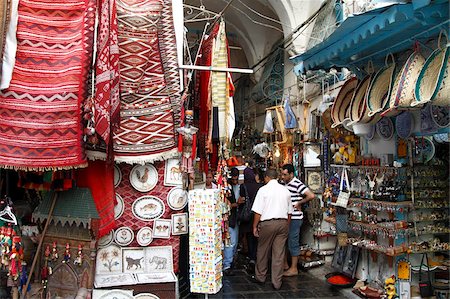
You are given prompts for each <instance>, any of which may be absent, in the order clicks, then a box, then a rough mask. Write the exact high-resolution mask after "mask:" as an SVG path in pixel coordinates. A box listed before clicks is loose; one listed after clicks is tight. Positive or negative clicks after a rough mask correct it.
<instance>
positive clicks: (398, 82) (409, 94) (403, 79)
mask: <svg viewBox="0 0 450 299" xmlns="http://www.w3.org/2000/svg"><path fill="white" fill-rule="evenodd" d="M424 64H425V58H423V56H422V54H420V53H419V51H418V50H417V49H415V51H414V52H413V53H412V54H411V55H409V57H408V59H407V60H406V62H405V64H404V65H403V67H402V69H401V70H400V72H399V73H398V74H397V77H396V78H395V81H394V85H393V87H392V91H391V96H390V99H389V109H388V110H386V111H384V112H383V113H381V115H382V116H395V115H397V114H399V113H400V111H398V110H397V108H410V107H411V103H412V102H413V101H414V89H415V87H416V83H417V79H418V78H419V73H420V71H421V70H422V67H423V65H424Z"/></svg>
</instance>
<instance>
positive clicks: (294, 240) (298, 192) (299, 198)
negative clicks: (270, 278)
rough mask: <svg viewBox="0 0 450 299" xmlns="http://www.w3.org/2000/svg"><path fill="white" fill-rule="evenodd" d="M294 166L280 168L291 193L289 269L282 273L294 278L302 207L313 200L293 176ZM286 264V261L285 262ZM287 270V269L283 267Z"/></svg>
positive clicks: (301, 221) (298, 249) (301, 222)
mask: <svg viewBox="0 0 450 299" xmlns="http://www.w3.org/2000/svg"><path fill="white" fill-rule="evenodd" d="M294 171H295V169H294V166H293V165H292V164H285V165H284V166H283V167H282V172H281V176H282V178H283V181H284V183H285V186H286V188H287V189H288V190H289V191H290V193H291V201H292V207H293V209H294V211H293V212H292V218H291V222H290V224H289V237H288V249H289V253H290V254H291V261H292V263H291V267H290V268H288V269H287V270H286V271H285V272H284V274H283V275H284V276H294V275H297V274H298V268H297V265H298V256H299V254H300V228H301V227H302V224H303V212H302V205H303V204H305V203H307V202H309V201H311V200H312V199H314V197H315V195H314V193H313V192H312V191H311V190H309V189H308V187H307V186H306V185H305V184H303V183H302V181H300V180H299V179H298V178H296V177H295V176H294ZM286 264H287V261H286ZM285 268H287V267H285Z"/></svg>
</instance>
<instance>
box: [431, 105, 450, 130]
mask: <svg viewBox="0 0 450 299" xmlns="http://www.w3.org/2000/svg"><path fill="white" fill-rule="evenodd" d="M431 117H432V118H433V121H434V123H435V124H436V126H438V127H439V128H446V127H448V126H450V108H449V107H441V106H431Z"/></svg>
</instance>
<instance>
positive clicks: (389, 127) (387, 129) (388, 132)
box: [376, 117, 394, 140]
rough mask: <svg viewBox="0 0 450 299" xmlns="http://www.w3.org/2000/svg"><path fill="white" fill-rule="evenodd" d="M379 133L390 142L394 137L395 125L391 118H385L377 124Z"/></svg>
mask: <svg viewBox="0 0 450 299" xmlns="http://www.w3.org/2000/svg"><path fill="white" fill-rule="evenodd" d="M376 127H377V133H378V135H379V136H380V137H381V138H383V139H384V140H389V139H391V138H392V136H394V124H393V123H392V120H391V119H390V118H389V117H383V118H382V119H380V121H379V122H377V125H376Z"/></svg>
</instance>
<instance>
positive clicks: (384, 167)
mask: <svg viewBox="0 0 450 299" xmlns="http://www.w3.org/2000/svg"><path fill="white" fill-rule="evenodd" d="M330 167H331V168H361V169H407V168H409V166H402V167H395V166H387V165H386V166H380V165H348V164H330Z"/></svg>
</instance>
